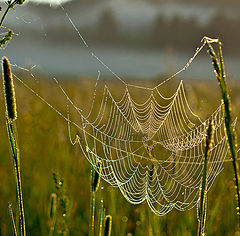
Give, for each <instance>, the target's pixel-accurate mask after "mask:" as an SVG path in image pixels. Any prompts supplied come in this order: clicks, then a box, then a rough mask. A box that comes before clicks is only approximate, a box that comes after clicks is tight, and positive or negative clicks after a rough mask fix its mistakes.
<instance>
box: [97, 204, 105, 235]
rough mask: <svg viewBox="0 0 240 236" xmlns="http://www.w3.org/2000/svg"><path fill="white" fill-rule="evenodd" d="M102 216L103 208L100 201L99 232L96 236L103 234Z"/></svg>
mask: <svg viewBox="0 0 240 236" xmlns="http://www.w3.org/2000/svg"><path fill="white" fill-rule="evenodd" d="M103 214H104V207H103V200H101V204H100V217H99V231H98V235H99V236H102V232H103V230H102V229H103V219H104V218H103Z"/></svg>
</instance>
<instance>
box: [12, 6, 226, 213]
mask: <svg viewBox="0 0 240 236" xmlns="http://www.w3.org/2000/svg"><path fill="white" fill-rule="evenodd" d="M60 6H61V8H62V10H63V11H64V12H65V9H64V7H63V6H62V5H60ZM65 13H66V16H67V18H68V20H69V22H70V24H71V25H72V26H73V29H74V30H75V31H76V33H77V35H78V36H79V38H80V40H81V42H82V43H83V45H84V47H86V48H87V49H88V50H89V55H91V56H92V58H93V59H94V60H97V61H98V62H99V63H100V64H101V65H102V66H103V67H104V68H105V69H107V70H109V71H110V72H111V73H112V76H113V78H114V80H117V81H118V82H119V83H121V88H120V87H119V93H118V94H114V93H113V92H112V89H111V86H109V85H108V82H104V81H103V82H102V83H100V82H101V81H100V80H101V76H100V75H101V73H100V71H99V76H98V78H97V81H96V85H95V88H94V94H93V96H92V98H91V99H92V103H91V106H90V108H89V109H80V108H78V107H77V106H76V105H75V104H74V102H73V101H72V100H71V98H70V96H68V95H67V93H66V92H65V90H64V89H63V88H62V87H61V85H60V84H59V83H58V81H57V80H56V79H55V80H56V82H57V84H58V85H59V87H60V89H61V90H62V92H63V94H64V95H65V96H66V99H67V101H68V108H69V109H75V110H76V111H77V112H78V115H79V119H78V122H77V123H76V122H73V121H72V119H71V117H70V113H68V116H65V115H63V114H62V113H60V112H59V111H58V110H57V109H55V108H54V106H52V105H51V104H49V103H48V102H47V101H46V100H45V99H44V98H42V97H41V96H40V95H39V94H37V93H36V92H35V91H34V90H32V89H31V88H30V87H29V86H28V85H27V84H26V83H25V82H23V80H22V79H20V78H19V77H18V76H17V75H14V77H15V78H16V79H17V80H19V81H20V82H21V83H23V84H24V85H25V86H26V87H28V88H29V89H30V90H31V91H32V92H34V93H35V94H36V95H37V96H38V97H39V98H40V99H41V100H42V101H44V102H45V103H47V104H48V105H49V106H50V107H51V108H52V109H54V110H55V111H56V112H57V113H58V114H59V115H60V116H62V117H63V118H64V119H65V120H66V121H67V122H68V128H69V137H70V140H71V142H72V144H73V145H74V144H79V145H80V148H81V150H82V152H83V154H84V156H85V157H86V158H87V160H88V161H89V162H90V163H91V165H92V166H93V167H94V168H95V169H96V171H99V172H100V173H101V178H102V179H104V180H105V181H106V182H108V183H109V184H111V185H112V186H114V187H117V188H119V190H120V191H121V192H122V194H123V196H124V197H125V198H126V199H127V201H129V202H130V203H132V204H140V203H142V202H143V201H145V200H146V201H147V203H148V205H149V207H150V208H151V210H152V211H153V212H154V213H155V214H157V215H160V216H162V215H165V214H167V213H168V212H170V211H171V210H172V209H177V210H180V211H184V210H187V209H191V208H193V207H195V206H196V204H197V203H198V201H199V190H200V189H201V182H202V181H201V178H202V171H203V162H204V149H205V142H206V131H207V127H208V123H209V119H211V120H212V121H213V125H214V128H215V132H214V137H213V148H212V151H211V152H210V157H209V160H208V168H207V191H208V190H209V189H210V188H211V186H212V184H213V183H214V180H215V178H216V177H217V175H218V174H219V173H220V172H221V171H222V169H223V163H224V161H225V158H226V155H227V153H228V145H227V140H226V135H225V130H224V114H223V107H222V104H220V106H219V107H218V108H217V109H216V110H215V111H214V112H213V113H212V115H211V116H210V117H209V118H208V119H207V120H204V121H202V120H201V119H200V117H199V116H198V115H196V114H195V113H194V112H193V111H192V110H191V108H190V106H189V103H188V99H187V96H186V93H185V89H184V85H183V81H180V83H179V85H178V87H177V88H176V90H175V91H174V92H172V94H169V93H168V91H165V90H166V88H167V86H168V82H169V81H170V80H172V79H173V78H175V77H176V76H177V75H178V74H180V73H181V72H182V71H184V70H186V69H187V68H188V67H189V66H190V65H191V63H192V61H193V60H194V59H195V57H196V56H197V55H198V54H199V52H200V51H201V50H202V49H203V48H204V46H205V44H206V43H205V41H203V43H202V45H201V47H199V48H197V50H196V52H195V53H194V55H193V57H192V58H191V59H190V60H189V61H188V62H187V63H186V65H185V66H184V67H183V68H182V69H181V70H179V71H178V72H177V73H175V74H174V75H172V76H170V77H168V78H166V79H165V80H164V81H163V82H161V83H160V84H158V85H157V86H155V87H145V86H136V85H132V84H129V83H127V82H125V80H124V79H122V78H120V77H119V76H118V75H117V74H116V73H114V72H113V71H112V70H111V69H110V68H109V67H108V66H107V65H106V64H105V63H104V62H103V61H102V60H101V59H100V58H99V57H98V56H96V55H95V53H94V52H93V51H92V50H91V48H90V47H89V46H88V44H87V42H86V41H85V39H84V38H83V37H82V35H81V33H80V32H79V30H78V29H77V27H76V26H75V25H74V23H73V21H72V20H71V18H70V16H69V15H68V13H67V12H65ZM15 66H16V65H15ZM18 69H21V70H25V71H28V72H29V73H30V74H31V75H32V76H34V75H33V74H32V71H31V69H32V68H31V69H30V70H28V69H26V68H20V67H18ZM115 91H116V89H115ZM166 94H167V95H166ZM86 110H88V111H87V112H86ZM73 126H74V127H76V128H77V129H78V134H77V136H76V139H73V138H72V132H71V128H72V127H73ZM99 168H101V170H100V169H99Z"/></svg>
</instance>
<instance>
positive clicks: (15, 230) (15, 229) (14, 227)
mask: <svg viewBox="0 0 240 236" xmlns="http://www.w3.org/2000/svg"><path fill="white" fill-rule="evenodd" d="M8 210H9V215H10V218H11V222H12V231H13V235H14V236H17V235H18V233H17V227H16V224H15V220H14V216H13V211H12V203H11V202H9V203H8Z"/></svg>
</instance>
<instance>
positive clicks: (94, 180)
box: [92, 161, 102, 192]
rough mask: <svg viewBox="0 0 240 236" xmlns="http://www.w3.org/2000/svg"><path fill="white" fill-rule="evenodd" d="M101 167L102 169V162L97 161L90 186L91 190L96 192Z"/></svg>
mask: <svg viewBox="0 0 240 236" xmlns="http://www.w3.org/2000/svg"><path fill="white" fill-rule="evenodd" d="M101 169H102V163H101V162H100V161H99V162H97V165H96V170H95V174H94V179H93V186H92V188H93V192H96V191H97V190H98V187H99V184H100V179H101Z"/></svg>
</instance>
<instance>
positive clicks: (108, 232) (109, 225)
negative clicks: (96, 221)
mask: <svg viewBox="0 0 240 236" xmlns="http://www.w3.org/2000/svg"><path fill="white" fill-rule="evenodd" d="M111 230H112V216H110V215H107V216H106V217H105V230H104V236H110V235H111Z"/></svg>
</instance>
